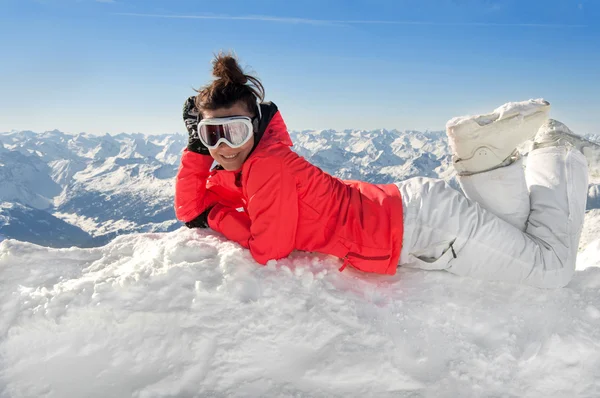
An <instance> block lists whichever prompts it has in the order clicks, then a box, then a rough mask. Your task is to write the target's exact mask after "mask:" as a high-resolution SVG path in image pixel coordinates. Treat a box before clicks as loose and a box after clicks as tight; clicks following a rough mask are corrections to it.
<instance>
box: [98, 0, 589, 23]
mask: <svg viewBox="0 0 600 398" xmlns="http://www.w3.org/2000/svg"><path fill="white" fill-rule="evenodd" d="M96 1H106V0H96ZM108 1H112V0H108ZM116 15H123V16H130V17H146V18H170V19H218V20H230V21H242V20H243V21H261V22H280V23H291V24H308V25H433V26H513V27H515V26H521V27H539V28H584V27H586V25H572V24H543V23H490V22H460V23H453V22H432V21H393V20H392V21H384V20H351V19H350V20H337V19H309V18H290V17H275V16H268V15H237V16H235V15H170V14H139V13H117V14H116Z"/></svg>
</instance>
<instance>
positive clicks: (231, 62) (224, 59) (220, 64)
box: [213, 54, 248, 84]
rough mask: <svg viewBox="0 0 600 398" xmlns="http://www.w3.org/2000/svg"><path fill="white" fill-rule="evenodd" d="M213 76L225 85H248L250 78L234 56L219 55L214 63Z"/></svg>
mask: <svg viewBox="0 0 600 398" xmlns="http://www.w3.org/2000/svg"><path fill="white" fill-rule="evenodd" d="M213 76H215V77H216V78H218V79H222V80H223V81H224V82H225V83H230V82H231V83H235V84H246V83H247V82H248V78H247V77H246V75H245V74H244V72H243V71H242V69H241V68H240V66H239V65H238V63H237V61H236V59H235V58H234V57H233V56H232V55H229V54H227V55H225V54H219V56H217V57H215V59H214V61H213Z"/></svg>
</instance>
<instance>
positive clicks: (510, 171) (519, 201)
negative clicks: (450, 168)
mask: <svg viewBox="0 0 600 398" xmlns="http://www.w3.org/2000/svg"><path fill="white" fill-rule="evenodd" d="M458 182H459V183H460V187H461V188H462V190H463V192H464V194H465V196H466V197H467V198H469V199H470V200H471V201H473V202H477V203H479V205H480V206H481V207H483V208H484V209H486V210H488V211H490V212H492V213H494V214H495V215H497V216H498V217H500V218H502V219H503V220H504V221H507V222H508V223H509V224H511V225H513V226H515V227H516V228H518V229H520V230H521V231H524V230H525V223H526V222H527V217H529V210H530V208H529V191H528V189H527V183H526V182H525V173H524V172H523V159H519V160H517V161H516V162H514V163H513V164H511V165H509V166H506V167H499V168H497V169H494V170H491V171H488V172H485V173H477V174H472V175H470V176H458Z"/></svg>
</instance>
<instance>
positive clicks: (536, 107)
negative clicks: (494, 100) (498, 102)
mask: <svg viewBox="0 0 600 398" xmlns="http://www.w3.org/2000/svg"><path fill="white" fill-rule="evenodd" d="M547 106H548V102H547V101H546V100H544V99H543V98H538V99H530V100H528V101H521V102H507V103H505V104H504V105H502V106H499V107H498V108H496V109H494V111H493V112H492V113H489V114H486V115H476V116H459V117H455V118H452V119H450V120H449V121H448V122H447V123H446V128H451V127H456V126H459V125H461V124H464V123H468V122H470V121H475V122H477V123H478V124H479V125H480V126H483V125H486V124H490V123H492V122H493V121H494V120H498V119H502V118H505V117H509V116H511V115H519V114H520V115H522V117H526V116H528V115H531V114H534V113H536V112H539V111H540V109H541V108H545V107H547Z"/></svg>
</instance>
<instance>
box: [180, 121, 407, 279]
mask: <svg viewBox="0 0 600 398" xmlns="http://www.w3.org/2000/svg"><path fill="white" fill-rule="evenodd" d="M291 146H292V141H291V139H290V136H289V134H288V132H287V128H286V126H285V123H284V121H283V119H282V117H281V115H280V113H279V111H277V113H275V114H274V116H273V117H272V119H271V120H270V122H269V123H268V125H267V128H266V130H265V131H264V134H263V135H262V137H261V138H260V141H259V143H258V145H257V146H256V148H255V149H254V151H253V152H252V153H251V154H250V156H248V158H247V159H246V161H245V162H244V164H243V166H242V168H241V169H240V170H237V171H235V172H233V171H225V170H211V169H210V168H211V165H212V163H213V159H212V157H211V156H208V155H200V154H198V153H195V152H191V151H188V150H187V149H186V150H184V152H183V155H182V158H181V165H180V167H179V171H178V173H177V180H176V186H175V212H176V215H177V218H178V219H179V220H181V221H183V222H189V221H191V220H193V219H194V218H196V217H197V216H198V215H200V214H201V213H202V212H204V211H205V210H206V209H209V208H210V211H209V213H208V224H209V226H210V228H212V229H213V230H215V231H218V232H220V233H222V234H223V235H225V237H227V239H230V240H233V241H235V242H238V243H239V244H240V245H242V246H244V247H245V248H248V249H249V250H250V252H251V253H252V256H253V257H254V259H255V260H256V261H257V262H259V263H260V264H265V263H266V262H267V261H268V260H271V259H280V258H283V257H286V256H288V255H289V254H290V253H291V252H292V251H293V250H305V251H314V252H320V253H327V254H332V255H334V256H337V257H339V258H341V259H343V260H344V263H343V265H342V267H341V268H340V270H342V269H343V268H344V267H345V266H346V265H350V266H352V267H354V268H356V269H358V270H361V271H364V272H374V273H379V274H390V275H393V274H394V273H395V272H396V268H397V264H398V260H399V257H400V251H401V246H402V234H403V224H402V222H403V221H402V200H401V198H400V192H399V191H398V188H397V187H396V186H395V185H393V184H387V185H375V184H369V183H365V182H360V181H342V180H340V179H338V178H334V177H332V176H330V175H329V174H327V173H325V172H323V171H322V170H321V169H319V168H318V167H316V166H314V165H312V164H310V163H309V162H308V161H306V160H305V159H304V158H302V157H301V156H299V155H298V154H296V153H295V152H293V151H292V150H291V149H290V147H291Z"/></svg>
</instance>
